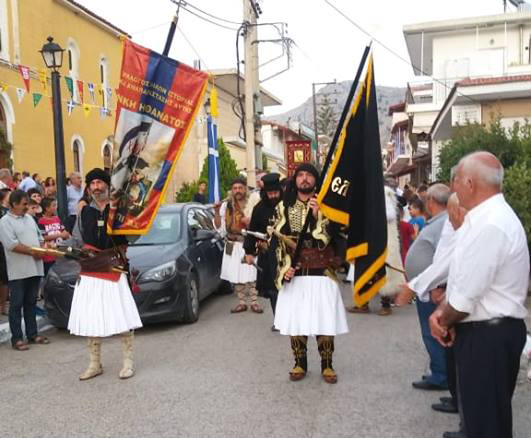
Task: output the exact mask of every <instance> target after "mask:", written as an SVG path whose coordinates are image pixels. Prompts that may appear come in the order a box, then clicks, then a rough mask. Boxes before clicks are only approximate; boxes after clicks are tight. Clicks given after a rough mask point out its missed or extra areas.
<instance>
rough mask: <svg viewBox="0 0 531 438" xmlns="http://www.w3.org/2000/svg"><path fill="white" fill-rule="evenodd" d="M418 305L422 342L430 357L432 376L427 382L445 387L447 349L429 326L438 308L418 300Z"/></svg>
mask: <svg viewBox="0 0 531 438" xmlns="http://www.w3.org/2000/svg"><path fill="white" fill-rule="evenodd" d="M416 303H417V313H418V316H419V322H420V332H421V334H422V341H423V342H424V346H425V347H426V350H427V351H428V355H429V356H430V369H431V376H429V377H428V378H427V380H428V381H429V382H430V383H433V384H435V385H440V386H443V387H445V386H446V385H447V376H446V351H445V350H446V349H445V348H444V347H443V346H442V345H441V344H439V342H437V340H436V339H435V338H434V337H433V336H432V335H431V331H430V324H429V318H430V316H431V314H432V313H433V312H434V310H435V309H436V308H437V306H436V305H435V304H434V303H432V302H431V301H430V302H428V303H423V302H422V301H420V300H417V301H416Z"/></svg>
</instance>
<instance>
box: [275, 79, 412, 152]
mask: <svg viewBox="0 0 531 438" xmlns="http://www.w3.org/2000/svg"><path fill="white" fill-rule="evenodd" d="M351 86H352V81H343V82H338V83H337V84H331V85H327V86H325V87H323V88H321V89H319V90H318V91H317V94H316V101H317V104H318V105H317V113H318V114H319V108H320V105H319V102H321V101H323V100H324V99H325V98H328V100H330V101H331V103H332V106H333V108H334V110H335V113H336V115H337V119H338V120H339V118H340V117H341V113H342V111H343V107H344V106H345V102H346V100H347V97H348V93H349V91H350V87H351ZM405 93H406V89H405V88H400V87H384V86H378V85H377V86H376V95H377V102H378V121H379V124H380V142H381V144H382V145H385V144H386V143H387V141H388V140H389V135H390V132H391V116H389V115H388V111H389V106H391V105H395V104H397V103H400V102H403V101H404V99H405ZM265 119H266V120H272V121H274V122H277V123H280V124H282V125H286V124H287V122H288V121H289V120H295V121H297V122H301V123H304V124H305V125H306V126H308V127H311V128H312V129H313V125H314V123H313V103H312V97H309V98H308V99H307V100H306V102H304V103H303V104H302V105H299V106H298V107H296V108H293V109H292V110H289V111H286V112H285V113H282V114H277V115H272V116H267V117H265ZM319 134H321V132H319Z"/></svg>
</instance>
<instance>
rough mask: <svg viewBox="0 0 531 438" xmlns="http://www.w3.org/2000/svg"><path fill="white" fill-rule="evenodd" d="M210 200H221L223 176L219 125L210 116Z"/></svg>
mask: <svg viewBox="0 0 531 438" xmlns="http://www.w3.org/2000/svg"><path fill="white" fill-rule="evenodd" d="M207 130H208V202H209V203H214V202H219V201H221V177H220V174H219V151H218V127H217V125H216V123H215V121H214V118H213V117H212V116H208V120H207Z"/></svg>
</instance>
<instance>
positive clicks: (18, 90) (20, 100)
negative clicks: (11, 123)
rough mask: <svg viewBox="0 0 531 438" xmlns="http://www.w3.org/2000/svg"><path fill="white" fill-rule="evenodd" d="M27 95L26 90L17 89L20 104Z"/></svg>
mask: <svg viewBox="0 0 531 438" xmlns="http://www.w3.org/2000/svg"><path fill="white" fill-rule="evenodd" d="M25 94H26V90H24V88H17V99H18V103H20V102H22V99H24V95H25Z"/></svg>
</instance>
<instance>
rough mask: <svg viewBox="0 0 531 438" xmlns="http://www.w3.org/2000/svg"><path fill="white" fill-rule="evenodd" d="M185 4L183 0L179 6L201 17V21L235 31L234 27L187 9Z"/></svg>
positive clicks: (173, 1)
mask: <svg viewBox="0 0 531 438" xmlns="http://www.w3.org/2000/svg"><path fill="white" fill-rule="evenodd" d="M171 1H172V3H175V4H178V3H179V2H178V1H177V0H171ZM185 4H186V3H184V2H183V3H181V8H182V9H184V10H185V11H186V12H188V13H189V14H192V15H194V16H196V17H197V18H199V19H201V20H203V21H206V22H208V23H210V24H213V25H214V26H218V27H221V28H222V29H227V30H232V31H236V30H237V29H236V28H235V27H230V26H225V25H224V24H220V23H216V22H215V21H212V20H210V19H209V18H206V17H203V16H202V15H199V14H198V13H197V12H194V11H191V10H190V9H187V8H186V6H185Z"/></svg>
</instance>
